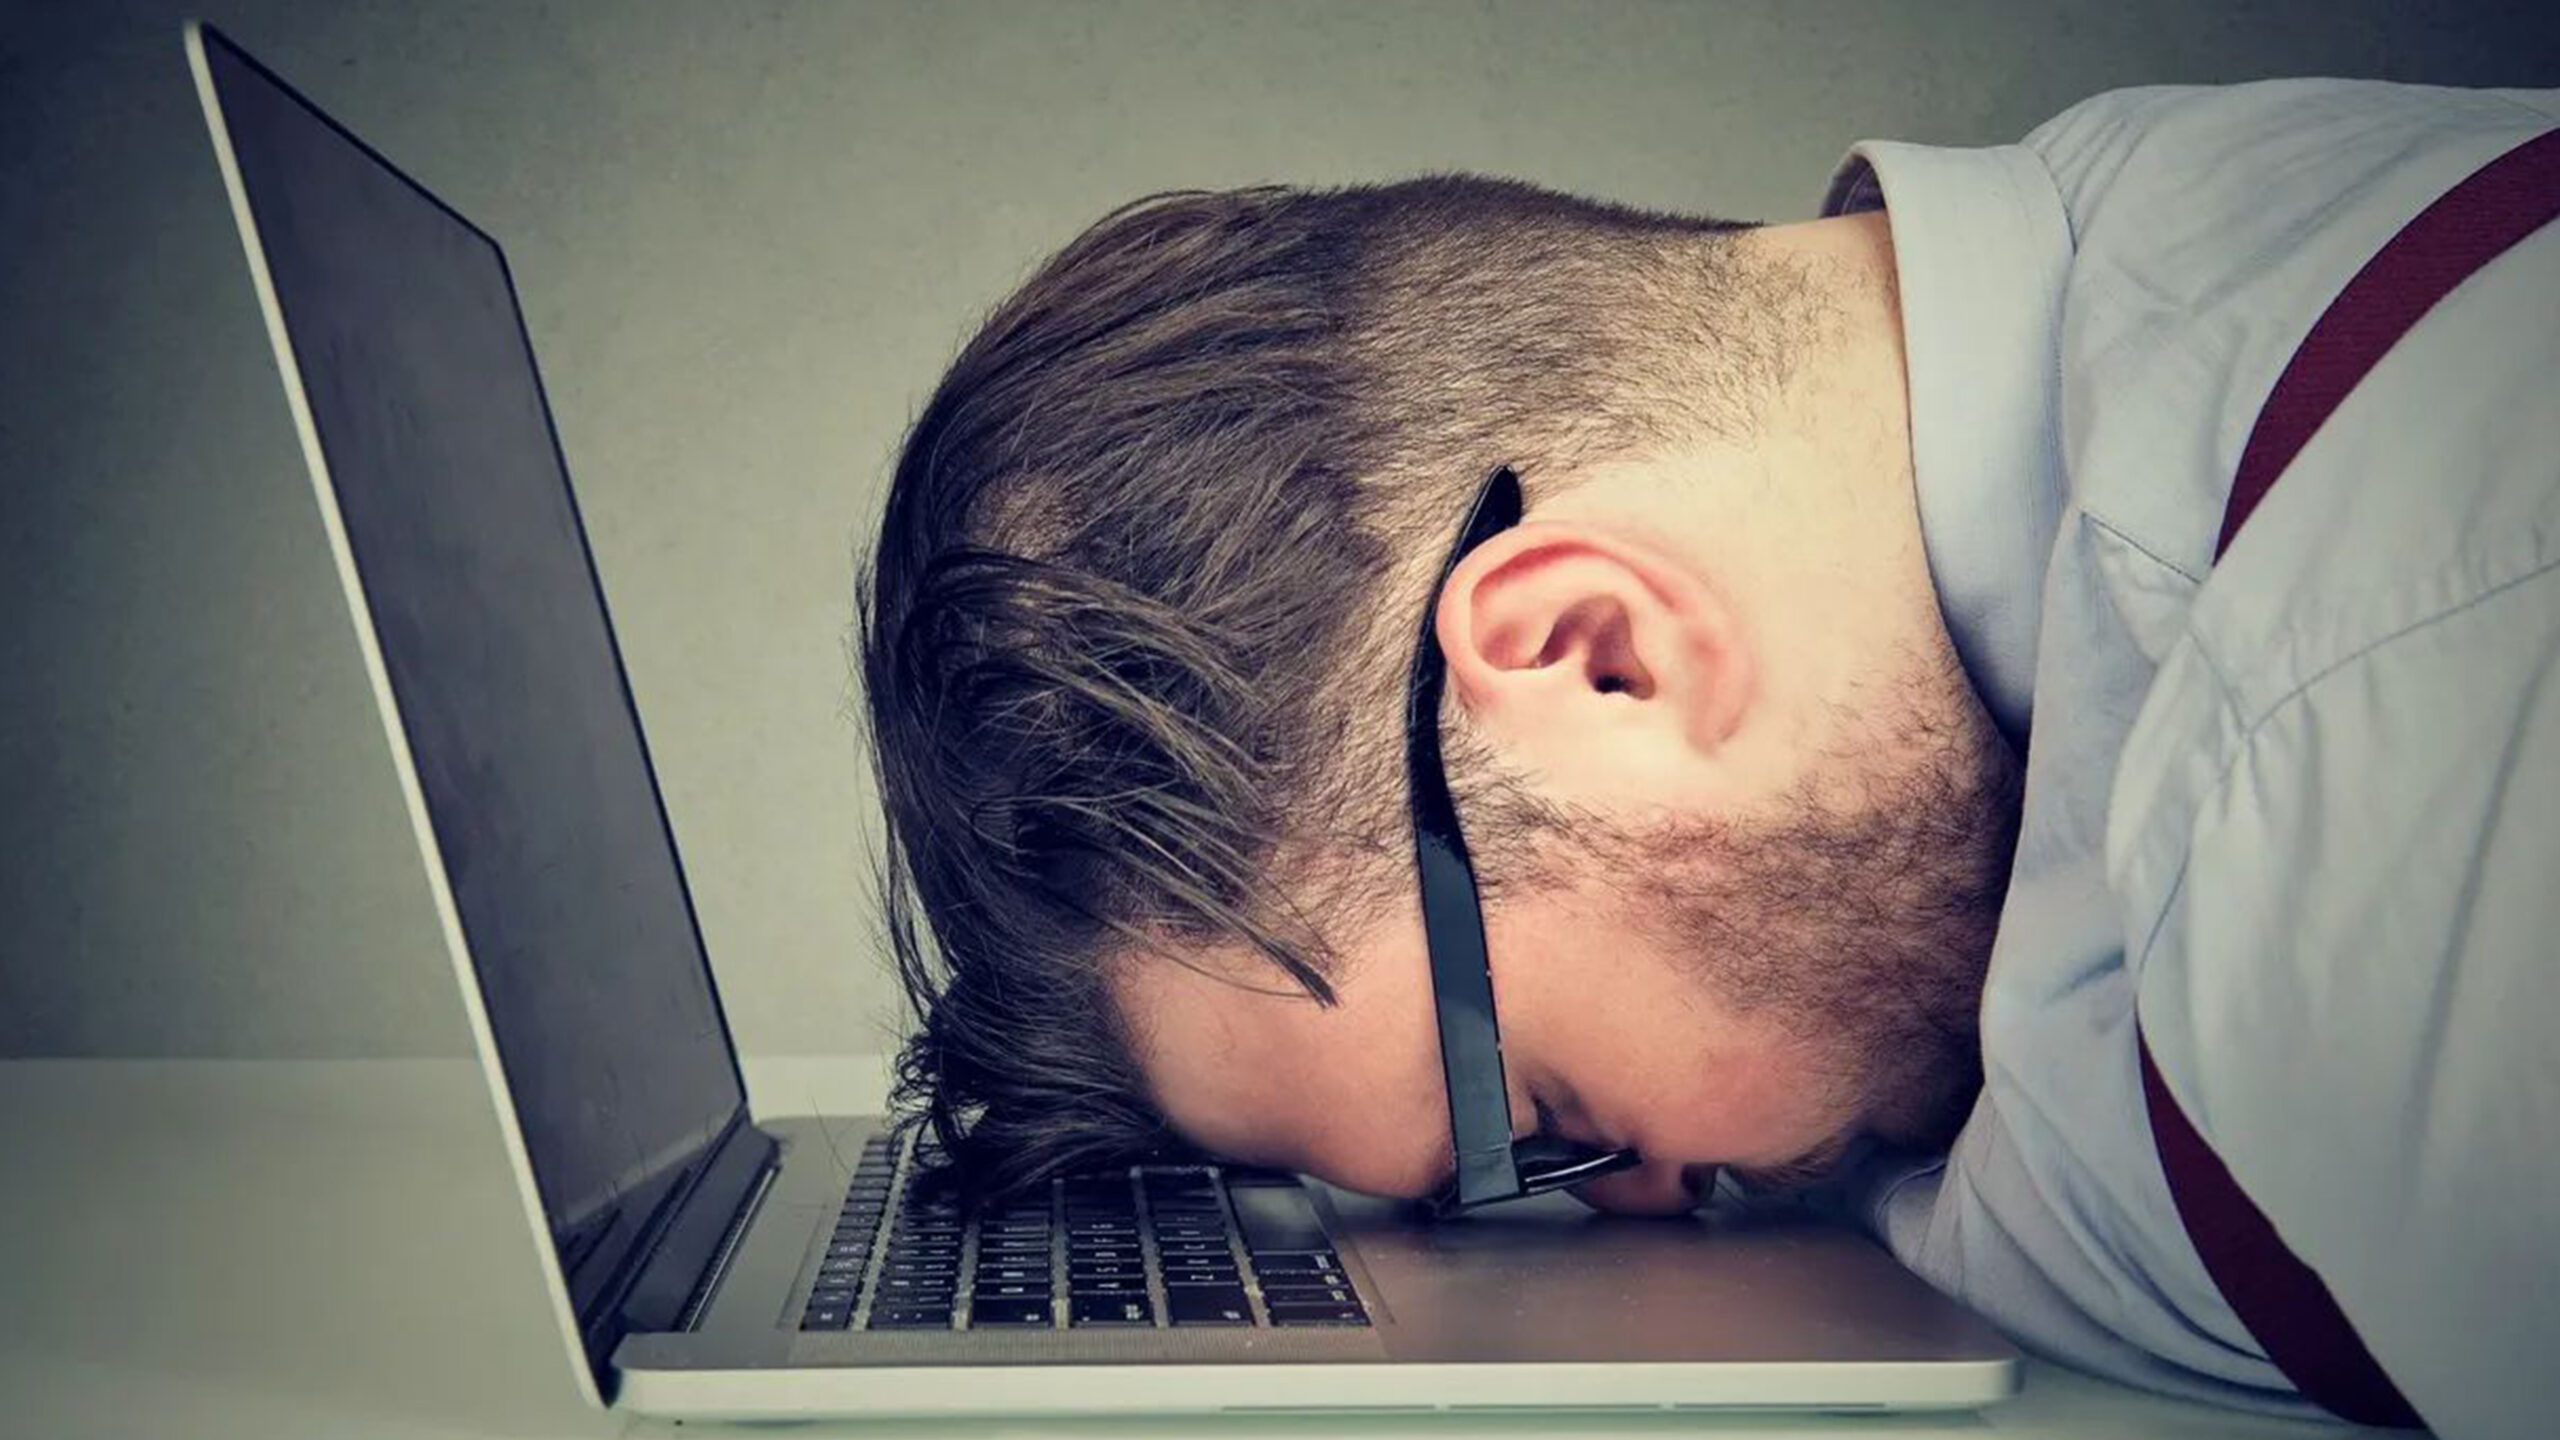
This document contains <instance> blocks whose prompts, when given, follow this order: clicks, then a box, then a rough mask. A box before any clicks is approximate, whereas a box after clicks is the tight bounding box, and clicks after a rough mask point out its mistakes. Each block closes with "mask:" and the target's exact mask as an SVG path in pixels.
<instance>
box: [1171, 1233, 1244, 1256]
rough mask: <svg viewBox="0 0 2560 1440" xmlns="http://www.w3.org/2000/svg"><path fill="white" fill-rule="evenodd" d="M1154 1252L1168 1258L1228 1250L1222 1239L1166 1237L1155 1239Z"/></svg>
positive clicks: (1219, 1253)
mask: <svg viewBox="0 0 2560 1440" xmlns="http://www.w3.org/2000/svg"><path fill="white" fill-rule="evenodd" d="M1156 1253H1157V1254H1159V1255H1162V1256H1165V1257H1166V1258H1168V1259H1170V1258H1172V1257H1173V1256H1176V1255H1225V1254H1227V1253H1229V1252H1228V1250H1227V1242H1226V1241H1224V1240H1183V1239H1173V1238H1170V1237H1167V1238H1161V1239H1158V1240H1157V1241H1156Z"/></svg>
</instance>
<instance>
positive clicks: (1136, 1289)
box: [1067, 1275, 1147, 1295]
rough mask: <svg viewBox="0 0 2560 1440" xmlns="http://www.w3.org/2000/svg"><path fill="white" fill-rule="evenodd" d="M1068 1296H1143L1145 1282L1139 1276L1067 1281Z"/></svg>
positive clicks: (1145, 1291)
mask: <svg viewBox="0 0 2560 1440" xmlns="http://www.w3.org/2000/svg"><path fill="white" fill-rule="evenodd" d="M1067 1293H1068V1294H1070V1295H1144V1294H1146V1293H1147V1282H1146V1280H1145V1279H1144V1278H1143V1277H1141V1276H1136V1275H1130V1276H1114V1277H1112V1278H1109V1279H1100V1278H1086V1279H1074V1278H1070V1279H1069V1280H1068V1281H1067Z"/></svg>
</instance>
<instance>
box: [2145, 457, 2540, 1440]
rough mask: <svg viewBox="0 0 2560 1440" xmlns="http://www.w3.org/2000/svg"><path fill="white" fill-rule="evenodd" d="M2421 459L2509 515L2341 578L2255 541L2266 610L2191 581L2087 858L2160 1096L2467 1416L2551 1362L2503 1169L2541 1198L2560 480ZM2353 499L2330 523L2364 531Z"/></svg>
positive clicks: (2445, 1420) (2440, 532) (2529, 1238)
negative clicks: (2102, 880)
mask: <svg viewBox="0 0 2560 1440" xmlns="http://www.w3.org/2000/svg"><path fill="white" fill-rule="evenodd" d="M2544 453H2545V454H2546V455H2547V454H2549V453H2552V452H2549V451H2546V452H2544ZM2479 463H2481V464H2482V465H2484V466H2487V467H2488V468H2493V469H2494V468H2495V466H2494V461H2487V460H2483V461H2480V462H2479ZM2545 469H2546V473H2548V469H2549V467H2548V466H2547V465H2546V467H2545ZM2288 483H2292V482H2291V479H2288V480H2287V481H2280V482H2279V483H2278V486H2277V491H2278V492H2279V493H2280V492H2282V491H2283V489H2284V486H2285V485H2286V484H2288ZM2412 483H2418V481H2417V480H2415V479H2413V481H2412ZM2445 488H2446V489H2448V490H2450V491H2452V492H2453V493H2452V494H2450V495H2447V496H2444V497H2443V503H2444V504H2445V505H2446V506H2447V507H2448V508H2451V509H2454V510H2456V511H2460V510H2462V509H2465V508H2467V507H2469V506H2474V505H2477V506H2485V507H2486V508H2488V509H2489V510H2490V511H2492V512H2500V509H2501V506H2502V505H2503V506H2504V509H2503V512H2502V515H2503V520H2504V522H2505V524H2504V529H2503V533H2492V532H2491V531H2490V530H2489V529H2486V528H2484V529H2483V530H2481V531H2478V532H2474V531H2472V530H2470V529H2469V527H2466V526H2461V525H2441V526H2436V527H2433V528H2429V527H2425V526H2420V527H2418V528H2417V529H2416V530H2415V531H2413V532H2412V533H2411V534H2410V535H2409V536H2407V537H2406V538H2407V539H2408V540H2410V541H2412V542H2414V543H2412V544H2411V545H2410V546H2409V547H2408V548H2409V553H2407V554H2406V555H2404V556H2403V558H2402V562H2401V563H2399V564H2396V565H2376V566H2375V567H2374V576H2373V578H2372V579H2371V580H2369V581H2368V582H2366V583H2363V584H2357V583H2352V582H2351V581H2350V580H2348V579H2345V578H2340V577H2331V578H2330V579H2328V580H2327V581H2325V582H2320V583H2310V582H2305V581H2302V580H2300V579H2299V578H2298V577H2297V576H2296V575H2293V574H2288V573H2284V572H2283V571H2282V570H2281V567H2280V563H2279V562H2282V561H2285V560H2287V559H2290V560H2292V561H2294V562H2295V563H2299V564H2308V565H2312V567H2313V568H2314V569H2322V568H2328V566H2327V565H2324V564H2316V563H2314V562H2312V561H2310V560H2308V559H2306V558H2305V557H2304V556H2303V555H2301V554H2296V553H2294V547H2293V546H2292V545H2291V544H2289V543H2286V541H2285V540H2284V539H2283V538H2279V539H2277V540H2272V541H2270V543H2269V544H2268V545H2267V546H2265V547H2263V548H2262V549H2261V551H2260V552H2259V553H2258V554H2257V555H2256V556H2255V565H2256V566H2257V567H2262V568H2267V569H2271V570H2274V571H2275V572H2276V574H2277V576H2278V577H2279V578H2274V579H2268V578H2266V577H2265V576H2261V577H2259V579H2260V583H2259V584H2257V585H2254V586H2250V585H2242V584H2237V583H2235V584H2234V586H2233V587H2232V589H2233V591H2234V592H2235V593H2238V592H2242V591H2251V592H2261V593H2258V594H2257V595H2256V596H2255V598H2256V599H2258V600H2259V601H2262V602H2263V601H2264V600H2265V595H2264V593H2263V592H2267V591H2273V592H2276V593H2277V594H2278V595H2288V594H2289V595H2291V597H2292V598H2293V600H2294V602H2295V610H2294V613H2293V615H2292V617H2291V619H2290V621H2289V622H2287V621H2284V620H2281V619H2279V618H2276V617H2279V616H2281V614H2282V613H2283V611H2284V609H2285V607H2284V606H2282V605H2276V604H2266V605H2264V606H2263V608H2252V606H2250V605H2248V604H2241V603H2238V602H2234V603H2232V604H2229V605H2225V606H2219V607H2217V606H2212V605H2210V603H2209V602H2211V601H2213V600H2214V599H2215V598H2216V597H2215V596H2214V595H2213V594H2212V593H2211V592H2212V589H2213V585H2214V584H2215V583H2216V582H2219V581H2220V580H2221V579H2222V578H2223V577H2222V575H2221V574H2220V573H2217V574H2216V576H2214V577H2213V578H2212V580H2209V581H2208V584H2207V587H2206V590H2207V593H2206V595H2205V596H2204V597H2203V598H2202V599H2200V600H2199V603H2198V606H2197V609H2198V611H2199V612H2200V614H2201V615H2202V622H2203V623H2201V624H2200V625H2199V626H2198V627H2196V628H2195V629H2193V630H2191V632H2190V635H2189V638H2188V641H2187V643H2185V644H2183V645H2182V646H2181V647H2180V648H2179V650H2178V652H2177V653H2176V654H2175V655H2173V657H2172V658H2171V661H2170V662H2169V664H2168V665H2166V666H2164V667H2163V671H2162V676H2161V680H2160V683H2159V686H2158V687H2156V688H2155V694H2154V696H2153V697H2152V700H2151V702H2150V703H2148V704H2146V707H2145V711H2144V715H2143V718H2142V720H2141V721H2139V722H2138V723H2137V726H2136V730H2135V734H2134V737H2133V739H2132V741H2131V743H2129V744H2128V746H2127V749H2126V755H2125V760H2124V762H2123V766H2122V768H2121V769H2120V771H2119V776H2118V790H2117V803H2118V805H2119V807H2120V809H2121V816H2122V818H2123V819H2124V820H2125V823H2124V824H2123V825H2122V826H2121V827H2118V829H2117V831H2116V833H2115V834H2114V835H2113V836H2111V841H2112V842H2113V843H2111V845H2110V857H2109V858H2110V868H2111V870H2112V871H2113V873H2114V875H2115V878H2116V882H2117V886H2118V890H2119V893H2120V894H2121V895H2123V896H2124V897H2125V899H2126V902H2127V904H2126V911H2125V920H2126V931H2125V937H2126V946H2127V950H2126V954H2127V960H2128V964H2129V968H2130V969H2131V971H2132V973H2133V975H2134V983H2135V987H2136V995H2137V1001H2136V1005H2137V1013H2138V1015H2139V1017H2140V1023H2141V1026H2142V1030H2143V1034H2144V1036H2145V1038H2146V1040H2147V1042H2148V1043H2149V1045H2150V1048H2151V1050H2152V1052H2153V1054H2154V1056H2155V1058H2156V1059H2157V1061H2158V1064H2159V1066H2160V1069H2161V1073H2162V1075H2163V1077H2164V1078H2165V1079H2166V1080H2167V1082H2168V1084H2169V1088H2170V1090H2171V1091H2172V1093H2173V1094H2174V1095H2175V1096H2176V1098H2177V1100H2178V1103H2179V1106H2180V1108H2181V1110H2183V1111H2184V1112H2185V1113H2186V1114H2187V1116H2188V1117H2189V1118H2190V1119H2191V1120H2192V1121H2193V1122H2194V1124H2195V1125H2196V1128H2197V1129H2198V1131H2199V1132H2201V1133H2202V1134H2203V1135H2204V1136H2205V1138H2206V1140H2207V1141H2208V1143H2209V1144H2211V1145H2212V1147H2213V1148H2214V1150H2215V1152H2216V1153H2217V1154H2218V1155H2220V1156H2221V1157H2222V1159H2223V1160H2224V1162H2225V1163H2226V1164H2227V1165H2228V1166H2229V1167H2230V1169H2231V1171H2232V1174H2233V1176H2234V1178H2235V1179H2236V1180H2237V1181H2238V1182H2239V1184H2240V1186H2241V1188H2242V1189H2243V1190H2244V1191H2246V1192H2247V1193H2248V1194H2249V1195H2250V1196H2251V1198H2252V1199H2253V1200H2255V1201H2256V1202H2257V1203H2258V1204H2259V1206H2260V1207H2261V1208H2262V1209H2263V1210H2264V1211H2265V1212H2266V1213H2267V1214H2268V1216H2269V1217H2270V1219H2271V1220H2272V1221H2273V1222H2274V1223H2275V1225H2276V1228H2277V1230H2278V1231H2279V1233H2281V1234H2282V1235H2283V1236H2284V1237H2285V1240H2286V1243H2287V1245H2288V1246H2289V1247H2290V1248H2292V1249H2293V1250H2294V1251H2295V1252H2296V1253H2297V1254H2298V1255H2300V1256H2301V1257H2302V1258H2303V1260H2304V1261H2305V1263H2307V1264H2309V1265H2310V1266H2311V1267H2312V1269H2313V1270H2314V1271H2316V1272H2318V1273H2319V1274H2320V1275H2321V1277H2322V1278H2323V1280H2324V1281H2325V1282H2326V1283H2327V1284H2328V1286H2329V1288H2330V1290H2331V1292H2332V1294H2333V1295H2334V1296H2335V1297H2336V1299H2337V1301H2338V1303H2339V1306H2340V1308H2341V1309H2342V1310H2344V1311H2345V1312H2346V1313H2347V1315H2348V1316H2349V1317H2350V1319H2352V1320H2353V1321H2354V1323H2355V1324H2356V1326H2357V1328H2358V1330H2359V1332H2360V1333H2361V1334H2362V1335H2363V1337H2364V1338H2365V1340H2366V1343H2367V1344H2368V1345H2369V1346H2370V1347H2371V1348H2372V1349H2373V1351H2374V1353H2375V1355H2376V1356H2377V1358H2379V1359H2380V1360H2381V1361H2382V1362H2383V1364H2384V1367H2385V1369H2386V1370H2387V1371H2389V1372H2390V1373H2391V1374H2392V1375H2393V1376H2394V1378H2395V1379H2396V1380H2398V1381H2400V1383H2401V1385H2402V1388H2403V1390H2404V1391H2406V1392H2407V1393H2408V1394H2409V1396H2410V1398H2411V1400H2412V1401H2413V1402H2414V1403H2416V1404H2417V1405H2418V1407H2419V1408H2420V1410H2421V1411H2422V1412H2423V1413H2425V1414H2427V1415H2428V1416H2429V1417H2430V1418H2431V1419H2434V1420H2436V1421H2437V1422H2438V1423H2439V1424H2443V1425H2445V1426H2447V1427H2448V1428H2466V1427H2462V1426H2457V1425H2455V1424H2454V1421H2455V1419H2456V1417H2458V1416H2462V1415H2464V1414H2465V1413H2466V1412H2465V1411H2464V1409H2463V1407H2464V1406H2466V1405H2468V1406H2475V1407H2476V1406H2478V1405H2481V1404H2486V1403H2490V1398H2489V1397H2492V1396H2495V1395H2497V1394H2499V1393H2501V1392H2500V1390H2499V1385H2500V1383H2502V1382H2504V1383H2506V1384H2507V1387H2508V1388H2507V1389H2506V1390H2505V1391H2504V1392H2503V1393H2505V1394H2507V1395H2509V1396H2514V1395H2516V1394H2517V1393H2518V1390H2517V1387H2516V1386H2515V1385H2514V1384H2513V1383H2512V1382H2513V1377H2516V1376H2520V1375H2524V1374H2527V1373H2532V1374H2535V1375H2540V1376H2545V1377H2548V1376H2549V1374H2550V1372H2549V1370H2548V1367H2536V1366H2535V1365H2534V1364H2533V1362H2532V1360H2531V1357H2530V1355H2529V1354H2528V1353H2526V1352H2527V1351H2529V1350H2530V1349H2531V1348H2532V1347H2533V1346H2534V1345H2536V1344H2539V1343H2542V1341H2541V1340H2539V1339H2536V1338H2530V1337H2547V1335H2548V1334H2549V1333H2550V1331H2551V1329H2552V1328H2553V1327H2554V1326H2555V1325H2560V1249H2555V1247H2553V1246H2552V1245H2551V1244H2550V1243H2549V1238H2548V1233H2547V1224H2548V1219H2549V1213H2550V1211H2549V1206H2548V1204H2547V1203H2544V1202H2543V1201H2542V1200H2541V1199H2539V1198H2528V1197H2548V1196H2551V1195H2554V1194H2560V1151H2555V1150H2554V1148H2553V1147H2552V1146H2551V1145H2550V1144H2549V1143H2548V1139H2549V1137H2550V1136H2552V1135H2555V1134H2560V1066H2554V1065H2553V1064H2552V1063H2551V1061H2550V1059H2549V1056H2550V1054H2551V1049H2550V1041H2549V1033H2548V1027H2549V1024H2550V1022H2551V1020H2552V1019H2553V1018H2554V1017H2560V966H2555V965H2554V964H2552V963H2551V961H2552V957H2553V955H2554V954H2555V953H2556V952H2555V943H2556V942H2555V939H2554V937H2555V935H2560V545H2556V544H2555V542H2556V541H2560V506H2556V505H2555V501H2554V499H2553V496H2554V494H2555V492H2560V485H2554V484H2552V483H2550V482H2548V481H2546V482H2545V484H2544V485H2543V487H2542V488H2541V491H2540V497H2539V504H2538V505H2536V504H2530V503H2525V502H2526V501H2528V500H2530V499H2531V497H2530V496H2529V495H2528V496H2518V495H2515V494H2502V493H2500V492H2499V490H2498V489H2497V487H2488V488H2487V490H2486V491H2485V492H2484V491H2483V490H2482V489H2477V488H2474V489H2466V487H2464V486H2462V485H2458V484H2457V485H2449V486H2447V487H2445ZM2510 488H2511V489H2512V488H2514V487H2510ZM2376 508H2378V509H2384V510H2387V509H2388V507H2387V506H2377V507H2376ZM2251 523H2252V525H2255V524H2256V523H2257V522H2256V521H2255V520H2253V521H2252V522H2251ZM2376 523H2379V522H2376ZM2312 528H2318V527H2312ZM2364 528H2366V527H2364V526H2346V527H2342V529H2343V533H2340V534H2337V535H2334V536H2331V537H2329V538H2330V539H2331V541H2332V543H2333V548H2335V549H2336V550H2338V551H2339V552H2341V553H2342V554H2344V555H2347V556H2350V557H2353V556H2358V555H2362V556H2363V558H2365V559H2367V560H2370V559H2371V558H2372V556H2371V555H2370V554H2367V553H2365V552H2366V550H2368V549H2369V548H2373V547H2378V546H2380V545H2381V544H2382V543H2383V537H2382V536H2376V537H2373V538H2372V540H2371V544H2370V546H2367V545H2360V543H2359V542H2360V540H2363V539H2364V537H2362V536H2361V535H2360V534H2359V533H2358V532H2360V531H2361V530H2362V529H2364ZM2277 533H2278V534H2279V535H2280V536H2281V532H2277ZM2250 538H2251V536H2250V533H2249V532H2248V531H2244V532H2243V534H2242V537H2241V543H2242V544H2245V543H2246V542H2247V541H2248V540H2249V539H2250ZM2294 538H2298V537H2294ZM2241 557H2242V551H2241V545H2240V544H2235V546H2234V547H2233V550H2232V552H2231V555H2230V556H2227V557H2226V564H2230V563H2233V562H2234V561H2236V560H2239V559H2240V558H2241ZM2331 563H2340V562H2331ZM2345 563H2352V562H2351V561H2350V562H2345ZM2232 578H2233V579H2234V580H2235V582H2237V581H2240V580H2245V579H2247V578H2249V577H2248V575H2247V574H2246V573H2245V572H2243V571H2241V570H2238V569H2235V570H2234V572H2233V577H2232ZM2305 596H2310V597H2313V599H2314V600H2316V601H2317V602H2318V603H2313V602H2312V601H2309V600H2305V599H2304V597H2305ZM2215 609H2221V610H2237V611H2239V612H2241V616H2240V620H2238V621H2234V620H2232V619H2231V617H2230V616H2229V615H2227V614H2226V615H2224V616H2223V617H2222V620H2223V622H2224V623H2222V624H2220V625H2216V624H2214V623H2213V621H2214V619H2215V616H2214V615H2213V614H2212V613H2211V612H2212V611H2213V610H2215ZM2146 785H2147V786H2148V789H2145V788H2144V787H2145V786H2146ZM2533 1385H2534V1387H2538V1394H2537V1395H2536V1396H2535V1397H2534V1398H2533V1403H2534V1404H2536V1405H2539V1406H2541V1407H2543V1409H2544V1411H2546V1412H2547V1410H2548V1407H2549V1406H2550V1405H2552V1404H2555V1403H2560V1380H2553V1379H2550V1378H2544V1379H2541V1380H2537V1381H2535V1382H2533ZM2498 1403H2508V1402H2498ZM2469 1413H2470V1414H2471V1416H2472V1418H2473V1419H2475V1420H2478V1421H2483V1422H2485V1423H2486V1425H2487V1428H2490V1429H2496V1428H2500V1426H2501V1424H2503V1423H2510V1422H2513V1421H2514V1420H2515V1419H2516V1418H2517V1416H2516V1414H2513V1413H2507V1414H2506V1415H2505V1420H2504V1421H2503V1422H2502V1421H2500V1420H2499V1419H2498V1414H2499V1413H2500V1412H2496V1411H2494V1410H2492V1411H2490V1412H2479V1411H2477V1410H2474V1411H2472V1412H2469Z"/></svg>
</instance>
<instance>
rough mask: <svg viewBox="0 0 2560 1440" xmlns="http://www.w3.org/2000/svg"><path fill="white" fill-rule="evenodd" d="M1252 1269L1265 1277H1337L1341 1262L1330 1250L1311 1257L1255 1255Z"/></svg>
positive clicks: (1340, 1269) (1340, 1270) (1340, 1271)
mask: <svg viewBox="0 0 2560 1440" xmlns="http://www.w3.org/2000/svg"><path fill="white" fill-rule="evenodd" d="M1253 1268H1254V1269H1256V1270H1259V1271H1261V1272H1262V1273H1263V1274H1265V1275H1310V1276H1313V1275H1339V1274H1341V1273H1342V1261H1341V1259H1340V1257H1338V1256H1336V1255H1335V1254H1334V1253H1333V1252H1332V1251H1330V1250H1327V1251H1324V1252H1322V1253H1320V1254H1311V1255H1256V1256H1254V1257H1253ZM1308 1283H1310V1284H1312V1283H1314V1282H1313V1281H1312V1280H1311V1281H1309V1282H1308Z"/></svg>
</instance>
